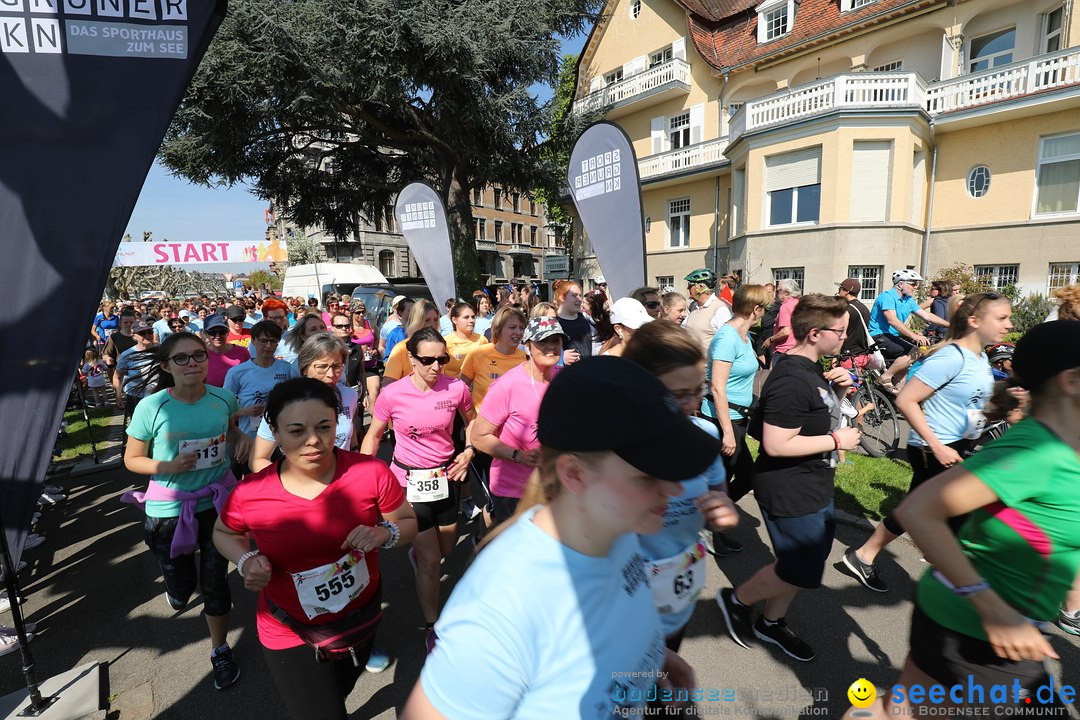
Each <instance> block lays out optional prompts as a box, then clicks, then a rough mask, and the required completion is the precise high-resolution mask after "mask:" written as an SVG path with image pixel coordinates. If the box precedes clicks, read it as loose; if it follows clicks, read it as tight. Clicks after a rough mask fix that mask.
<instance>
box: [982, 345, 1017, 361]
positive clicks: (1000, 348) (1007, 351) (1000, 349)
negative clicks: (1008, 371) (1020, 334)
mask: <svg viewBox="0 0 1080 720" xmlns="http://www.w3.org/2000/svg"><path fill="white" fill-rule="evenodd" d="M1015 349H1016V348H1015V346H1014V345H1013V344H1012V343H999V344H997V345H991V346H990V347H988V348H987V349H986V357H987V358H988V359H989V360H990V362H991V364H992V363H996V362H1001V361H1002V360H1011V359H1012V356H1013V350H1015Z"/></svg>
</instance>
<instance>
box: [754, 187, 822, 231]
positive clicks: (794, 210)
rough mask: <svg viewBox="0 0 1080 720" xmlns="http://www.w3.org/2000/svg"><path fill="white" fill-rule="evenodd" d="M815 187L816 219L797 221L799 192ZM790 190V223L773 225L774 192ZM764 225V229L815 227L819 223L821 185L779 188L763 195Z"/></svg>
mask: <svg viewBox="0 0 1080 720" xmlns="http://www.w3.org/2000/svg"><path fill="white" fill-rule="evenodd" d="M809 187H816V188H817V189H818V217H817V220H798V219H797V218H798V217H799V191H800V190H801V189H802V188H809ZM787 190H791V191H792V193H791V222H782V223H774V222H773V221H772V196H773V193H774V192H785V191H787ZM765 197H766V200H765V225H766V227H771V228H774V227H790V226H793V225H817V224H818V223H820V222H821V183H820V182H819V183H814V184H813V185H800V186H799V187H790V188H781V189H780V190H772V191H770V192H767V193H765Z"/></svg>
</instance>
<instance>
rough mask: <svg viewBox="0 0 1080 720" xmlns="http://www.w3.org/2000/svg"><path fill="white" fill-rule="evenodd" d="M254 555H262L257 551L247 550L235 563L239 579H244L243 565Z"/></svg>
mask: <svg viewBox="0 0 1080 720" xmlns="http://www.w3.org/2000/svg"><path fill="white" fill-rule="evenodd" d="M256 555H262V553H261V552H259V551H258V550H249V551H248V552H246V553H244V554H243V555H241V556H240V559H239V560H237V561H236V572H237V573H238V574H239V575H240V577H244V563H246V562H247V561H248V560H250V559H251V558H253V557H255V556H256Z"/></svg>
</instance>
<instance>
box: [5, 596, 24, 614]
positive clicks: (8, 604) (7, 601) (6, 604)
mask: <svg viewBox="0 0 1080 720" xmlns="http://www.w3.org/2000/svg"><path fill="white" fill-rule="evenodd" d="M24 602H26V598H24V597H20V598H19V604H20V605H22V604H23V603H24ZM10 609H11V600H9V599H8V596H7V595H3V596H0V613H6V612H7V611H8V610H10Z"/></svg>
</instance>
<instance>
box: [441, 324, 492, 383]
mask: <svg viewBox="0 0 1080 720" xmlns="http://www.w3.org/2000/svg"><path fill="white" fill-rule="evenodd" d="M444 339H445V340H446V352H448V353H450V364H448V365H447V366H446V367H445V368H443V375H446V376H448V377H453V378H456V377H457V376H458V375H459V374H460V373H461V363H462V361H463V360H465V356H466V355H468V354H469V352H471V351H472V350H475V349H476V348H478V347H481V346H483V345H487V344H489V343H488V341H487V338H485V337H484V336H483V335H478V334H477V333H473V334H472V335H470V336H469V337H468V338H466V339H464V340H463V339H461V338H460V337H458V334H457V333H454V332H452V333H450V334H449V335H446V336H444Z"/></svg>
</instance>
